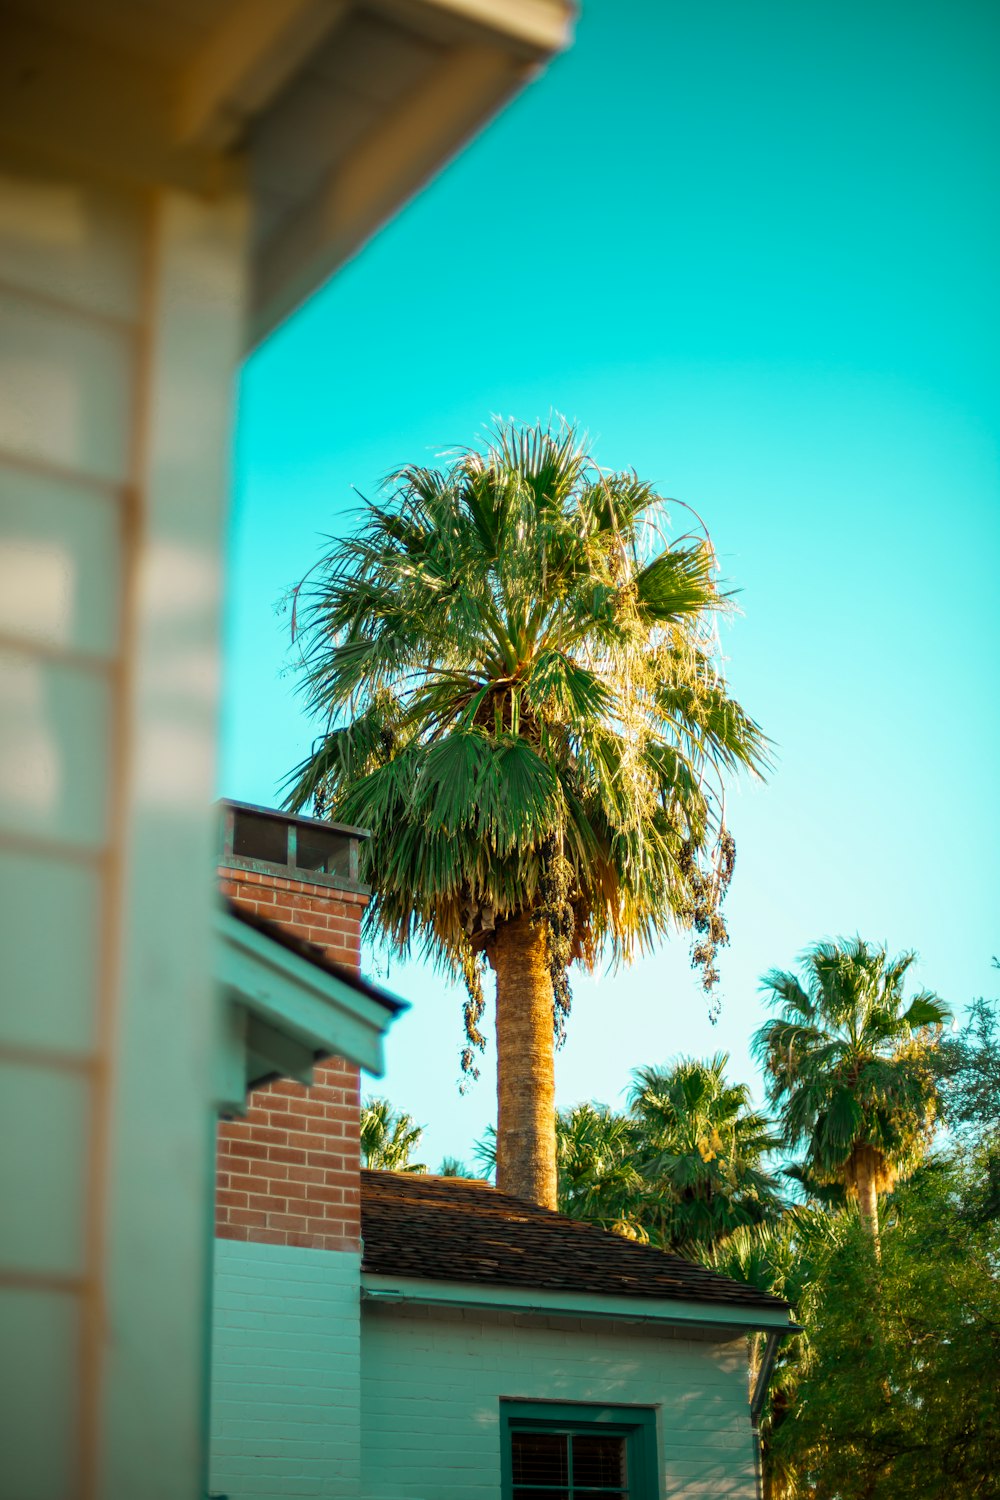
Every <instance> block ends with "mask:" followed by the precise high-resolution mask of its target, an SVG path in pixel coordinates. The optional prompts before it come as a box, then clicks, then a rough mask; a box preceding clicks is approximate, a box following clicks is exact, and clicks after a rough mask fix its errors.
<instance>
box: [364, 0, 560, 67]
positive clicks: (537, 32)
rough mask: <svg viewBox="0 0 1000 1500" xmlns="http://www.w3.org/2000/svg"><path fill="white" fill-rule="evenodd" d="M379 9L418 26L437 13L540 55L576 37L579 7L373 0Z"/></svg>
mask: <svg viewBox="0 0 1000 1500" xmlns="http://www.w3.org/2000/svg"><path fill="white" fill-rule="evenodd" d="M373 3H374V6H375V8H376V9H378V10H380V11H382V12H383V13H385V14H388V15H395V16H400V17H403V18H405V19H406V20H407V21H408V23H409V24H410V25H411V26H413V27H414V29H416V28H417V27H419V26H420V24H421V21H422V19H423V18H424V17H428V18H430V17H432V16H433V15H434V14H435V13H437V14H439V15H441V16H442V17H448V18H450V19H452V20H454V21H459V22H465V23H467V24H469V25H472V26H475V27H481V28H482V29H483V30H485V31H489V32H491V33H492V34H493V35H494V36H495V37H496V38H497V40H498V41H502V42H504V43H506V44H508V45H510V46H513V47H523V48H525V49H526V50H527V51H529V52H530V53H532V54H534V55H535V56H537V57H539V58H548V57H551V56H553V55H554V54H555V53H557V52H562V51H563V50H564V49H565V48H566V47H568V46H569V44H570V42H571V41H572V39H573V22H574V20H575V19H576V6H575V5H572V4H569V3H568V0H373Z"/></svg>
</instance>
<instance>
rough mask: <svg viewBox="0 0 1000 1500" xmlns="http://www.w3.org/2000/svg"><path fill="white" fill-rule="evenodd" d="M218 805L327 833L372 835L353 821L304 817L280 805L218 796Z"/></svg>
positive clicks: (363, 836) (365, 837) (359, 836)
mask: <svg viewBox="0 0 1000 1500" xmlns="http://www.w3.org/2000/svg"><path fill="white" fill-rule="evenodd" d="M219 807H220V809H222V810H225V809H226V808H230V807H231V808H234V809H235V810H236V811H237V812H248V813H256V814H257V815H258V817H261V818H276V819H278V820H279V821H280V822H282V823H303V824H305V826H306V827H307V828H323V829H325V830H326V831H327V832H328V833H342V834H344V835H345V836H346V837H348V838H352V839H370V838H371V836H372V834H371V829H370V828H356V827H355V826H354V825H353V823H328V822H327V821H326V820H325V819H323V818H305V817H303V816H302V815H301V813H291V812H286V811H285V810H284V809H282V808H280V807H263V806H262V805H261V804H260V803H258V802H239V801H237V800H236V798H235V797H220V798H219Z"/></svg>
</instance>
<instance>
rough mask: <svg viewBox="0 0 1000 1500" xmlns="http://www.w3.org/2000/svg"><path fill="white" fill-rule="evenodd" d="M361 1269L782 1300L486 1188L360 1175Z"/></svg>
mask: <svg viewBox="0 0 1000 1500" xmlns="http://www.w3.org/2000/svg"><path fill="white" fill-rule="evenodd" d="M361 1236H362V1241H363V1246H364V1252H363V1261H362V1269H363V1270H365V1271H368V1272H372V1273H375V1274H377V1275H382V1276H416V1277H424V1278H426V1279H428V1280H431V1281H461V1282H473V1283H477V1284H479V1285H489V1286H505V1287H531V1288H536V1289H542V1290H544V1291H553V1292H596V1293H603V1294H605V1295H608V1294H611V1295H617V1296H625V1297H646V1298H652V1297H658V1298H673V1299H675V1300H678V1301H685V1302H706V1303H710V1304H712V1305H713V1306H718V1307H721V1306H730V1307H746V1308H748V1309H749V1308H750V1307H758V1308H767V1309H769V1310H770V1311H772V1312H777V1311H780V1310H785V1309H787V1307H788V1303H787V1302H783V1301H782V1300H781V1299H780V1298H778V1297H771V1296H769V1295H768V1294H767V1293H766V1292H760V1291H758V1290H757V1289H756V1287H751V1286H746V1285H744V1284H743V1283H742V1282H739V1281H732V1280H731V1279H730V1278H729V1277H728V1276H721V1275H719V1274H718V1273H716V1272H715V1271H709V1270H706V1268H705V1267H704V1266H700V1265H696V1264H695V1263H694V1262H692V1261H689V1260H685V1259H684V1258H683V1257H682V1256H679V1255H668V1254H664V1252H663V1251H662V1250H657V1249H655V1248H654V1247H653V1246H651V1245H640V1244H637V1243H636V1242H635V1241H633V1240H626V1239H622V1238H621V1237H620V1236H619V1235H616V1234H611V1233H609V1232H608V1231H607V1230H604V1229H600V1228H598V1227H597V1226H596V1225H593V1224H584V1223H581V1222H580V1221H578V1220H576V1219H568V1218H566V1217H565V1216H564V1215H563V1214H557V1213H553V1212H552V1211H551V1210H550V1209H547V1208H539V1207H538V1206H537V1205H536V1204H534V1203H524V1202H522V1201H521V1199H520V1198H512V1197H510V1196H509V1195H508V1194H506V1193H499V1192H497V1190H496V1189H495V1188H493V1187H491V1186H490V1184H489V1183H488V1182H477V1181H475V1180H473V1179H470V1178H463V1177H430V1176H427V1175H425V1174H423V1173H403V1172H375V1171H363V1172H362V1173H361Z"/></svg>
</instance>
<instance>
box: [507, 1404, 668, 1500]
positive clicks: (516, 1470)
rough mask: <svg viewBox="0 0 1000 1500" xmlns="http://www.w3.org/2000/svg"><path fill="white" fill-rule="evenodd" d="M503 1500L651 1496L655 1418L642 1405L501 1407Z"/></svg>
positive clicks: (654, 1491) (635, 1499) (642, 1499)
mask: <svg viewBox="0 0 1000 1500" xmlns="http://www.w3.org/2000/svg"><path fill="white" fill-rule="evenodd" d="M501 1441H502V1443H503V1449H502V1457H503V1481H504V1483H503V1496H504V1500H654V1497H655V1496H657V1495H658V1494H659V1486H658V1483H657V1478H656V1422H655V1416H654V1413H653V1412H652V1411H650V1410H648V1409H644V1408H640V1407H596V1406H564V1405H561V1404H558V1405H557V1404H556V1403H554V1402H553V1403H552V1404H549V1403H548V1402H537V1403H536V1402H527V1401H504V1402H503V1403H502V1404H501Z"/></svg>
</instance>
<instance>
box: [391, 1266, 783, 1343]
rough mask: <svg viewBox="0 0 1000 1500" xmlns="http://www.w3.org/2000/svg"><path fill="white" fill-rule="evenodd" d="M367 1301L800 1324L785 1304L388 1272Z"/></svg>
mask: <svg viewBox="0 0 1000 1500" xmlns="http://www.w3.org/2000/svg"><path fill="white" fill-rule="evenodd" d="M361 1296H362V1300H363V1301H364V1300H367V1301H369V1302H371V1303H372V1304H383V1303H384V1304H388V1305H391V1304H392V1303H394V1302H395V1303H411V1304H414V1305H420V1306H424V1307H442V1308H443V1307H461V1308H477V1309H487V1308H488V1309H491V1310H493V1311H495V1312H512V1313H536V1314H547V1315H549V1316H557V1315H559V1314H565V1315H566V1316H568V1317H574V1318H599V1319H602V1320H604V1321H613V1322H616V1323H658V1324H661V1325H663V1326H664V1327H674V1328H680V1327H685V1326H690V1327H700V1328H715V1329H719V1330H723V1329H730V1330H732V1331H733V1332H734V1333H741V1332H746V1333H752V1332H755V1331H757V1330H767V1329H774V1330H775V1331H780V1332H782V1333H793V1332H794V1331H795V1328H796V1325H795V1324H794V1323H793V1322H792V1321H791V1317H790V1315H789V1314H788V1313H787V1312H786V1311H784V1310H783V1309H778V1308H776V1309H774V1310H773V1311H771V1310H769V1309H767V1308H761V1307H740V1306H724V1307H718V1306H712V1305H710V1304H706V1303H703V1302H684V1301H680V1300H678V1301H673V1300H672V1299H668V1298H660V1297H641V1298H640V1297H622V1296H613V1295H608V1296H605V1295H602V1294H597V1293H593V1292H552V1291H543V1290H541V1289H538V1290H532V1289H529V1288H520V1287H494V1286H482V1285H473V1284H471V1283H469V1282H458V1281H425V1280H423V1279H422V1278H420V1277H415V1276H410V1277H396V1276H382V1275H377V1274H375V1273H372V1272H367V1271H366V1272H363V1273H362V1276H361Z"/></svg>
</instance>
